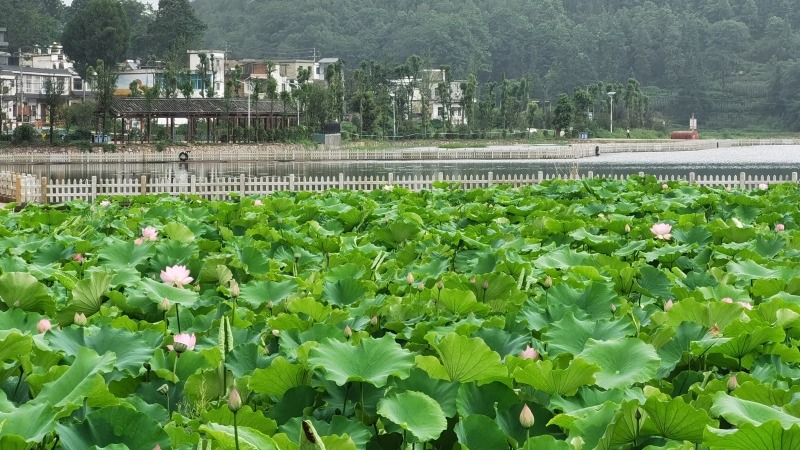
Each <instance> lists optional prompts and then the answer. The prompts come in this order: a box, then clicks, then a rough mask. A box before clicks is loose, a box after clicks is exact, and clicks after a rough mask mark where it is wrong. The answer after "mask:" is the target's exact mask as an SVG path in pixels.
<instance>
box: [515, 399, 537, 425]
mask: <svg viewBox="0 0 800 450" xmlns="http://www.w3.org/2000/svg"><path fill="white" fill-rule="evenodd" d="M534 422H535V421H534V419H533V411H531V409H530V408H528V404H527V403H526V404H525V406H523V407H522V412H520V413H519V424H520V425H522V427H523V428H530V427H532V426H533V423H534Z"/></svg>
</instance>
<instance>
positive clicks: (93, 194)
mask: <svg viewBox="0 0 800 450" xmlns="http://www.w3.org/2000/svg"><path fill="white" fill-rule="evenodd" d="M96 198H97V175H92V189H91V191H90V192H89V201H91V202H93V201H94V199H96Z"/></svg>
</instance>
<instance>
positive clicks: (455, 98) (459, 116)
mask: <svg viewBox="0 0 800 450" xmlns="http://www.w3.org/2000/svg"><path fill="white" fill-rule="evenodd" d="M390 84H391V86H392V87H391V88H390V90H391V92H392V96H393V97H392V98H394V99H396V98H397V96H400V95H406V94H404V93H403V90H405V89H407V88H408V86H410V85H412V84H415V86H414V89H413V93H412V95H411V111H412V113H413V114H414V116H416V117H421V116H422V100H423V99H422V92H426V93H427V96H426V97H427V100H428V112H429V114H430V116H429V119H431V120H442V121H447V120H448V117H449V120H450V123H451V124H453V125H463V124H466V123H467V118H466V116H465V115H464V104H463V102H464V92H463V89H462V87H461V86H462V84H463V81H453V80H448V79H447V72H445V71H444V70H442V69H427V70H423V71H422V73H421V74H420V77H419V78H418V79H417V80H413V79H411V78H408V77H406V78H399V79H395V80H391V81H390ZM442 87H446V89H442ZM447 91H449V94H450V101H449V102H446V101H445V100H446V99H445V98H443V97H442V94H444V93H445V92H447ZM393 101H396V100H393ZM398 114H399V113H398ZM407 115H408V114H407V113H406V116H407Z"/></svg>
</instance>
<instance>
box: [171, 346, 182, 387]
mask: <svg viewBox="0 0 800 450" xmlns="http://www.w3.org/2000/svg"><path fill="white" fill-rule="evenodd" d="M180 357H181V354H180V353H178V352H175V362H174V363H173V364H172V376H174V377H175V380H176V381H175V383H176V384H177V382H178V381H177V380H178V358H180Z"/></svg>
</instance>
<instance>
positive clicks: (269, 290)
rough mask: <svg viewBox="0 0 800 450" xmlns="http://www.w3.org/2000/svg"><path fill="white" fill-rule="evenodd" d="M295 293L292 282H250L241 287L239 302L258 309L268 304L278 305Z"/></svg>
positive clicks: (294, 284)
mask: <svg viewBox="0 0 800 450" xmlns="http://www.w3.org/2000/svg"><path fill="white" fill-rule="evenodd" d="M296 291H297V284H296V283H295V282H294V281H292V280H284V281H271V280H267V281H251V282H249V283H247V284H245V285H242V286H241V295H240V296H239V301H240V302H242V304H244V305H247V306H249V307H251V308H260V307H261V306H262V305H266V304H267V303H269V302H272V303H273V304H274V305H279V304H281V302H282V301H283V300H284V299H286V298H287V297H289V296H290V295H292V294H294V293H295V292H296Z"/></svg>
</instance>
